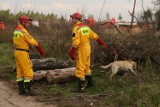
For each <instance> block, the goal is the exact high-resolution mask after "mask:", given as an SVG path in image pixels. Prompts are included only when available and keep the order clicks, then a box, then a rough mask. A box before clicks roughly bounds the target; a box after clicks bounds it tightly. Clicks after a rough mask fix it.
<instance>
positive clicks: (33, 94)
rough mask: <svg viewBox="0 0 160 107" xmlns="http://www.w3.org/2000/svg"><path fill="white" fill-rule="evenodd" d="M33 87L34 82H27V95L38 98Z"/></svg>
mask: <svg viewBox="0 0 160 107" xmlns="http://www.w3.org/2000/svg"><path fill="white" fill-rule="evenodd" d="M31 86H32V81H30V82H25V87H26V95H28V96H36V95H37V94H36V93H35V92H34V91H33V90H32V88H31Z"/></svg>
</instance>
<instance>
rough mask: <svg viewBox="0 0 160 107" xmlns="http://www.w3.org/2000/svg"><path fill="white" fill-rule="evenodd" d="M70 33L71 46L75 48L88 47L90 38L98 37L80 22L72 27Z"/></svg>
mask: <svg viewBox="0 0 160 107" xmlns="http://www.w3.org/2000/svg"><path fill="white" fill-rule="evenodd" d="M72 31H73V32H72V46H73V47H76V48H79V47H81V46H84V45H90V38H92V39H95V40H97V39H98V35H97V34H96V33H94V32H93V31H92V30H91V29H90V28H89V27H88V26H86V25H84V24H82V23H81V22H80V21H79V22H77V23H76V24H75V25H74V26H73V30H72Z"/></svg>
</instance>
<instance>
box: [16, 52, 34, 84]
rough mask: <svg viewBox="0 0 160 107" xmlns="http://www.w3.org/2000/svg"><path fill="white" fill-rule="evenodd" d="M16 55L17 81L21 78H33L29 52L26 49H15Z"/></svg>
mask: <svg viewBox="0 0 160 107" xmlns="http://www.w3.org/2000/svg"><path fill="white" fill-rule="evenodd" d="M14 57H15V61H16V71H17V81H19V80H21V79H24V80H26V79H28V80H32V79H33V69H32V62H31V60H30V57H29V53H28V52H25V51H20V50H15V52H14Z"/></svg>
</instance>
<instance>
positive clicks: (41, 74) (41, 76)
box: [33, 70, 47, 81]
mask: <svg viewBox="0 0 160 107" xmlns="http://www.w3.org/2000/svg"><path fill="white" fill-rule="evenodd" d="M33 80H34V81H42V80H47V76H46V71H45V70H40V71H36V72H34V77H33Z"/></svg>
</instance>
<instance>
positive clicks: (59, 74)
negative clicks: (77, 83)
mask: <svg viewBox="0 0 160 107" xmlns="http://www.w3.org/2000/svg"><path fill="white" fill-rule="evenodd" d="M75 70H76V68H75V67H71V68H63V69H55V70H40V71H36V72H34V79H33V80H34V81H41V80H46V81H47V82H48V83H49V84H54V83H64V82H67V81H69V80H70V78H71V77H73V76H74V73H75Z"/></svg>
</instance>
